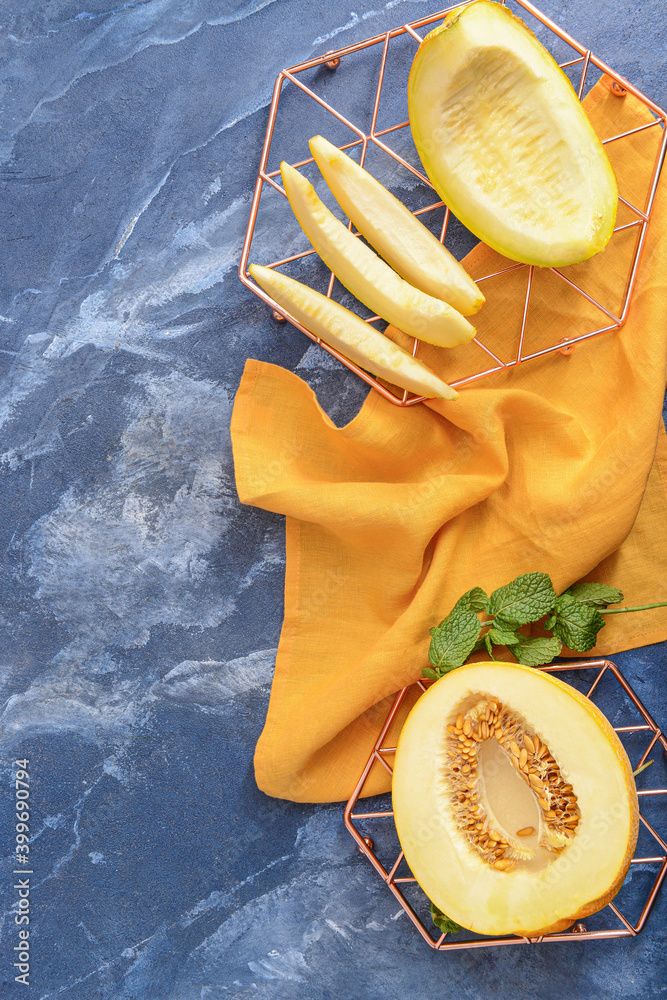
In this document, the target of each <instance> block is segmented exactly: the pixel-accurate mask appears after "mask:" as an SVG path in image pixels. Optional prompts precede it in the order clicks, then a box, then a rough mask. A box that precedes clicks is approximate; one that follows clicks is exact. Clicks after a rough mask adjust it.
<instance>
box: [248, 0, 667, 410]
mask: <svg viewBox="0 0 667 1000" xmlns="http://www.w3.org/2000/svg"><path fill="white" fill-rule="evenodd" d="M501 2H502V3H503V4H505V3H506V2H507V0H501ZM513 2H514V3H515V4H516V5H517V6H518V7H520V8H522V11H521V14H522V16H525V14H529V15H531V17H532V18H533V19H536V20H537V21H538V22H539V23H540V24H541V25H542V26H543V27H544V28H545V29H546V30H547V33H548V35H549V38H550V39H552V40H553V41H554V42H555V41H556V40H560V42H562V43H565V45H566V46H567V47H568V52H569V51H570V49H571V50H572V53H571V58H566V59H564V60H562V61H560V65H561V67H562V68H563V69H564V70H566V71H572V69H573V68H578V67H581V75H580V77H579V80H578V83H577V81H576V79H575V81H574V84H575V89H578V96H579V98H580V99H581V98H582V96H583V95H584V92H585V89H586V86H587V80H588V81H589V83H590V79H589V74H590V71H591V68H592V67H595V68H596V70H598V71H600V72H601V73H603V74H606V75H607V76H608V77H609V78H610V86H611V90H612V92H613V93H616V94H618V95H619V96H622V95H623V94H625V93H631V94H633V95H634V97H636V98H637V99H638V100H639V101H640V102H641V103H642V104H643V105H644V106H645V108H646V109H647V112H648V116H649V120H648V121H642V122H641V123H638V124H637V126H636V127H633V128H631V129H626V130H625V131H622V132H620V133H618V134H617V135H612V136H609V137H606V138H605V139H604V140H603V144H605V145H608V144H610V143H615V142H620V141H622V140H623V139H625V138H627V137H629V136H632V135H634V134H635V133H637V132H640V131H643V130H644V129H647V128H653V127H656V126H657V128H658V130H660V126H664V125H665V124H666V123H667V114H666V113H665V112H664V111H663V110H662V109H661V108H659V107H658V106H657V105H656V104H654V103H653V102H652V101H651V100H649V98H647V97H646V96H645V95H644V94H642V93H641V92H640V91H639V90H637V88H636V87H634V86H633V85H632V84H631V83H630V82H629V81H628V80H626V79H624V78H623V77H621V76H619V74H617V73H615V72H614V71H613V70H612V69H611V68H610V67H609V66H607V65H606V64H605V63H604V62H602V61H601V60H600V59H598V58H597V57H596V56H595V55H593V53H592V52H591V51H590V49H588V48H586V46H584V45H582V44H581V43H579V42H577V41H575V39H574V38H572V37H571V36H570V35H568V34H567V33H566V32H565V31H563V30H562V29H561V28H559V27H558V26H557V25H556V24H554V22H553V21H551V20H549V18H548V17H546V16H545V15H544V14H542V13H541V12H540V11H538V10H537V8H536V7H534V6H533V5H532V4H530V3H528V2H527V0H513ZM455 6H460V4H454V5H452V6H450V7H447V8H445V9H444V10H441V11H438V12H437V13H435V14H432V15H431V16H429V17H427V18H422V19H421V20H418V21H413V22H412V23H410V24H404V25H402V26H401V27H398V28H395V29H393V30H392V31H387V32H385V33H384V34H381V35H375V36H374V37H373V38H367V39H365V40H364V41H361V42H357V43H356V44H354V45H349V46H346V47H345V48H342V49H338V50H336V51H334V52H328V53H326V54H325V55H323V56H319V57H317V58H316V59H310V60H308V61H307V62H303V63H299V64H298V65H297V66H291V67H289V68H288V69H284V70H283V71H282V72H281V73H280V74H279V76H278V78H277V80H276V83H275V86H274V90H273V98H272V101H271V107H270V110H269V122H268V126H267V130H266V137H265V140H264V147H263V149H262V154H261V158H260V163H259V169H258V173H257V182H256V185H255V191H254V195H253V199H252V205H251V210H250V220H249V223H248V228H247V231H246V236H245V241H244V245H243V251H242V255H241V262H240V267H239V277H240V279H241V281H242V282H243V284H244V285H245V286H246V287H247V288H249V289H250V290H251V291H252V292H253V293H254V294H255V295H257V296H258V298H260V299H261V300H262V301H264V302H265V303H266V304H267V305H268V306H270V307H271V308H272V309H273V310H274V316H275V317H276V318H277V319H282V318H285V319H288V320H289V321H290V323H292V324H293V325H294V326H296V327H297V328H298V329H299V330H301V331H302V332H303V333H305V334H306V336H307V337H310V338H311V340H314V341H315V342H316V343H318V344H320V346H321V347H322V348H323V349H324V350H325V351H328V352H329V354H332V355H333V356H334V357H335V358H338V360H339V361H341V362H342V363H343V364H344V365H346V366H347V367H348V368H349V369H351V370H352V371H354V372H356V374H357V375H359V377H360V378H362V379H363V380H364V381H365V382H367V383H368V384H369V385H371V386H373V388H374V389H376V390H377V391H378V392H379V393H381V394H382V395H383V396H384V397H385V398H386V399H388V400H390V401H391V402H392V403H395V404H396V405H398V406H412V405H414V404H415V403H419V402H421V400H422V399H423V398H424V397H423V396H415V395H414V394H412V393H409V392H407V391H403V390H400V389H396V390H395V391H394V390H392V388H391V387H387V386H386V385H384V384H383V383H381V382H379V381H378V380H377V379H376V378H374V377H373V376H372V375H369V374H368V373H367V372H365V371H363V369H361V368H360V367H359V366H358V365H356V364H354V363H353V362H351V361H349V360H348V359H347V358H346V357H344V356H343V355H342V354H340V353H339V352H338V351H336V350H335V349H334V348H332V347H329V346H328V345H326V344H325V343H323V342H322V341H321V340H320V339H319V338H318V337H316V336H315V335H314V334H312V333H310V331H309V330H307V329H306V327H304V326H303V325H302V324H301V323H299V322H298V320H296V319H295V318H294V317H293V316H292V315H291V314H290V313H289V312H288V311H287V310H285V309H283V308H281V307H279V306H278V305H277V303H276V302H275V301H274V300H273V299H272V298H271V297H270V296H269V295H268V294H267V293H266V292H264V291H263V290H262V289H261V288H260V287H259V286H258V285H257V284H256V283H255V282H254V281H253V280H252V279H251V278H250V276H249V273H248V262H249V257H250V251H251V246H252V242H253V238H254V236H255V235H256V228H257V224H258V217H259V215H260V200H261V198H262V195H263V193H267V192H269V191H271V190H273V194H274V195H275V197H276V198H281V197H285V192H284V191H283V189H282V187H281V185H280V183H279V181H278V180H277V179H276V178H279V177H280V171H279V170H271V171H268V170H267V166H268V161H269V154H271V155H272V156H275V155H276V153H275V150H274V148H273V144H274V130H275V126H276V118H277V115H278V108H279V103H280V100H281V96H282V95H283V92H284V87H287V88H296V89H298V91H300V93H301V94H303V95H305V96H306V97H307V98H309V99H311V100H312V101H313V102H315V105H316V106H317V108H318V109H322V110H324V111H325V112H327V113H328V114H329V115H331V116H332V120H335V121H336V122H338V123H339V125H342V126H345V127H346V128H347V129H348V130H349V131H350V132H351V133H352V135H353V138H352V140H351V141H349V142H345V143H343V144H341V145H340V148H341V149H345V150H354V149H356V148H360V158H359V162H360V163H361V164H362V165H363V164H364V161H365V160H366V154H367V152H368V150H369V149H370V148H371V147H373V148H374V149H375V150H377V149H379V150H383V151H384V153H386V155H387V156H389V157H392V158H393V160H394V161H395V162H397V163H399V164H400V165H401V166H402V167H403V168H404V169H405V170H407V171H409V172H410V174H412V175H413V176H415V177H417V178H418V179H419V180H420V181H422V182H423V183H424V184H425V185H427V186H428V187H429V188H431V189H432V184H431V183H430V181H429V180H428V178H427V177H426V176H425V174H424V173H423V172H422V170H421V169H419V168H418V167H417V166H415V165H413V164H411V163H410V162H409V161H408V160H407V159H406V158H405V156H404V155H401V154H400V153H399V152H397V150H396V149H394V148H392V146H391V145H390V143H391V142H392V137H395V136H396V135H397V134H403V130H407V132H406V133H405V134H407V135H409V122H407V121H398V122H395V123H393V124H390V125H387V126H385V127H383V128H380V127H378V114H379V112H380V109H381V106H382V107H383V95H384V94H385V92H386V89H387V83H388V81H389V80H391V79H392V76H395V75H396V74H392V72H390V71H389V70H388V61H389V62H391V60H390V56H391V53H392V47H395V46H396V45H397V44H399V41H400V39H401V38H405V37H406V36H409V37H411V38H412V39H413V40H414V43H415V51H416V46H417V44H418V43H419V42H420V41H421V40H422V37H423V29H425V28H426V29H428V28H429V27H430V26H432V25H433V24H434V23H435V22H439V21H441V20H442V18H443V17H444V16H445V15H446V14H447V13H448V11H450V10H452V9H453V8H454V7H455ZM534 23H535V22H534V21H531V26H532V24H534ZM547 47H549V40H548V39H547ZM360 52H363V53H364V58H365V59H367V60H374V63H373V67H374V73H375V80H376V82H375V95H374V100H373V103H372V109H371V112H370V120H368V121H366V122H362V123H361V124H358V123H355V122H353V121H351V120H349V119H348V117H346V115H345V114H343V113H342V112H341V111H340V110H339V109H337V108H336V107H335V106H334V105H333V104H332V103H330V102H329V101H327V100H326V99H325V97H323V96H322V93H321V92H320V93H318V89H317V84H316V83H313V82H312V81H310V84H307V83H305V82H304V79H305V78H308V74H309V72H310V71H312V70H314V69H317V68H318V67H327V68H328V70H330V71H331V72H333V71H335V70H337V69H338V67H342V66H344V64H345V62H346V61H347V60H349V59H353V58H354V57H355V55H356V54H357V53H360ZM410 62H411V60H408V62H407V65H403V66H402V70H403V71H404V75H405V79H404V80H401V86H404V87H405V88H407V72H408V70H409V68H410ZM574 71H575V72H576V70H574ZM311 75H312V74H311ZM319 89H320V90H322V87H320V88H319ZM325 89H326V88H325ZM319 113H320V111H319V110H318V114H319ZM304 114H305V115H306V117H307V111H306V112H304ZM666 147H667V129H665V128H663V135H662V141H661V142H660V143H657V144H656V155H655V163H654V166H653V170H652V173H651V176H650V178H649V181H648V184H647V188H646V192H645V197H644V200H643V202H642V203H640V204H631V203H630V202H629V201H628V200H626V199H624V198H620V199H619V202H620V203H622V204H623V205H624V206H625V208H624V213H625V214H626V216H628V217H629V218H630V221H627V222H625V223H623V224H621V225H617V227H616V229H615V230H614V234H617V233H619V232H621V231H624V230H634V231H635V246H634V252H633V253H632V255H631V259H630V260H629V264H628V268H627V276H626V279H625V289H624V292H623V294H622V301H621V305H620V308H618V307H615V308H613V307H610V304H609V303H607V304H605V303H604V302H600V301H597V299H596V298H594V297H593V296H591V295H590V294H588V293H587V292H586V291H585V290H584V288H582V287H581V284H577V283H575V282H574V281H573V280H572V277H571V276H568V275H567V273H566V272H564V271H562V270H559V269H558V268H535V267H534V266H532V265H526V264H513V265H510V266H507V267H503V268H502V269H501V270H496V271H494V273H492V274H483V275H481V276H476V277H475V280H476V281H477V283H478V284H479V283H481V282H487V281H491V279H496V280H500V281H504V280H507V279H508V278H509V276H510V274H511V275H512V280H513V281H516V279H517V275H515V274H513V272H515V271H519V270H521V271H522V272H523V273H525V291H524V293H523V311H522V314H521V317H520V319H519V320H518V321H517V330H516V348H515V351H514V353H513V355H512V356H511V357H507V356H505V357H504V358H502V357H501V356H500V355H501V354H502V353H503V352H502V351H501V350H500V348H499V347H497V346H496V345H494V344H493V343H491V344H490V343H489V342H488V340H489V338H488V336H486V335H485V341H486V342H483V341H482V340H481V339H480V338H478V337H476V338H475V339H474V340H473V342H472V343H473V344H474V345H476V348H477V350H478V351H479V355H478V357H479V362H478V364H479V367H477V363H474V364H472V369H473V370H470V369H471V365H470V364H466V370H465V371H463V372H462V373H461V374H460V375H457V373H456V372H454V377H450V376H449V375H448V376H447V378H448V381H449V382H450V383H451V385H453V386H454V387H456V388H460V387H461V386H465V385H468V384H470V383H474V382H476V381H477V380H479V379H481V378H484V377H485V376H488V375H492V374H494V373H495V372H499V371H503V370H507V369H512V368H515V367H516V366H518V365H520V364H523V363H525V362H527V361H531V360H533V359H535V358H539V357H542V356H544V355H548V354H554V353H555V352H561V353H563V354H567V353H570V352H571V351H572V350H573V349H574V346H575V345H576V344H579V343H580V342H582V341H586V340H590V339H591V338H593V337H597V336H600V335H601V334H604V333H608V332H610V331H613V330H618V329H619V328H620V327H621V326H622V325H623V323H624V322H625V320H626V318H627V315H628V310H629V308H630V302H631V299H632V294H633V290H634V287H635V279H636V277H637V271H638V267H639V262H640V258H641V253H642V250H643V247H644V242H645V237H646V229H647V226H648V223H649V220H650V217H651V212H652V209H653V203H654V199H655V193H656V188H657V183H658V178H659V175H660V171H661V168H662V164H663V161H664V157H665V149H666ZM304 152H307V148H304ZM277 155H278V156H279V157H280V153H279V152H278V154H277ZM280 158H283V157H280ZM312 162H313V159H312V157H309V156H308V157H306V158H304V159H300V160H299V161H298V162H296V163H294V164H293V165H294V166H295V167H303V166H305V165H306V164H310V163H312ZM431 212H440V213H441V214H442V223H441V225H440V239H441V241H442V242H443V243H444V242H447V234H448V230H450V229H451V226H450V211H449V208H448V207H447V206H445V205H444V204H443V202H442V201H437V200H436V201H435V202H433V203H432V204H429V205H427V206H425V207H423V208H420V209H418V210H417V211H415V213H414V214H415V215H425V214H426V213H431ZM292 221H293V222H294V225H295V227H296V229H298V224H297V223H296V220H292ZM350 228H352V226H351V223H350ZM314 253H315V251H314V250H312V249H308V250H304V251H302V252H299V253H294V254H290V255H286V256H279V257H278V259H275V260H272V261H270V262H266V263H265V266H267V267H271V268H283V267H285V266H286V265H289V264H291V263H292V262H294V261H298V260H300V259H302V258H305V257H308V256H310V255H311V254H314ZM257 263H264V262H263V261H257ZM536 271H538V272H539V271H551V272H552V273H553V274H554V275H555V276H556V277H557V279H558V280H560V281H563V282H565V284H566V285H567V286H568V288H570V289H571V290H572V292H574V293H576V294H577V295H580V296H581V297H582V299H583V300H585V302H586V303H587V304H588V305H587V306H586V308H587V309H588V308H589V307H593V316H594V317H595V319H596V322H592V323H591V329H590V330H587V331H586V332H585V333H582V334H580V335H579V336H577V337H574V338H568V337H567V335H566V334H567V332H568V331H567V330H565V329H563V330H562V336H560V337H558V339H557V340H556V342H554V343H548V344H546V345H545V344H544V343H542V342H540V343H539V345H537V346H536V345H535V344H533V345H531V339H532V338H531V330H530V323H529V314H530V303H531V294H532V293H533V290H534V287H533V285H534V279H535V276H536ZM333 291H334V275H333V274H331V275H330V278H329V282H328V288H327V294H328V296H331V295H332V293H333ZM379 319H380V317H378V316H370V317H368V318H367V322H369V323H376V322H377V321H378V320H379ZM418 345H419V341H417V340H414V342H413V346H412V353H413V354H415V355H416V354H417V350H418ZM473 350H474V348H473Z"/></svg>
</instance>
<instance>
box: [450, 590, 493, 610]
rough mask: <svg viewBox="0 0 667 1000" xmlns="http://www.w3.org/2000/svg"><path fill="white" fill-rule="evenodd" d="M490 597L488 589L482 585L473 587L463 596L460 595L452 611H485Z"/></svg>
mask: <svg viewBox="0 0 667 1000" xmlns="http://www.w3.org/2000/svg"><path fill="white" fill-rule="evenodd" d="M488 599H489V598H488V595H487V593H486V591H484V590H482V588H481V587H473V588H472V590H468V591H467V592H466V593H465V594H464V595H463V597H459V599H458V601H457V602H456V604H455V605H454V607H453V608H452V611H484V609H485V607H486V602H487V601H488Z"/></svg>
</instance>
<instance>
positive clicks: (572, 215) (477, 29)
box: [408, 0, 618, 267]
mask: <svg viewBox="0 0 667 1000" xmlns="http://www.w3.org/2000/svg"><path fill="white" fill-rule="evenodd" d="M408 111H409V116H410V127H411V129H412V135H413V138H414V141H415V146H416V147H417V151H418V153H419V155H420V157H421V160H422V163H423V164H424V168H425V170H426V173H427V174H428V176H429V179H430V180H431V183H432V184H433V186H434V187H435V189H436V190H437V192H438V194H439V195H440V197H441V198H442V199H443V201H444V202H445V203H446V204H447V205H449V207H450V208H451V209H452V211H453V212H454V214H455V215H456V216H457V218H459V219H460V221H461V222H463V224H464V225H465V226H467V227H468V229H470V231H471V232H473V233H474V234H475V235H476V236H479V238H480V239H482V240H484V242H485V243H487V244H488V245H489V246H491V247H493V248H494V249H495V250H498V251H499V252H500V253H502V254H504V255H505V256H507V257H511V258H512V259H513V260H517V261H523V262H525V263H527V264H537V265H540V266H543V267H552V266H561V265H564V264H572V263H575V262H576V261H581V260H586V259H587V258H589V257H591V256H592V255H593V254H595V253H597V252H598V251H600V250H602V249H603V248H604V247H605V246H606V244H607V241H608V240H609V237H610V236H611V233H612V231H613V229H614V221H615V218H616V208H617V204H618V188H617V185H616V178H615V177H614V172H613V170H612V168H611V164H610V162H609V159H608V157H607V154H606V153H605V151H604V148H603V146H602V144H601V143H600V140H599V139H598V137H597V136H596V134H595V132H594V131H593V128H592V126H591V124H590V122H589V120H588V118H587V117H586V113H585V112H584V110H583V108H582V106H581V104H580V103H579V100H578V99H577V95H576V93H575V92H574V90H573V88H572V85H571V83H570V81H569V80H568V79H567V77H566V76H565V74H564V73H563V72H562V70H561V69H560V68H559V66H558V65H557V63H556V62H555V61H554V60H553V59H552V57H551V56H550V55H549V53H548V52H547V51H546V49H545V48H543V46H542V45H541V44H540V43H539V42H538V40H537V38H535V36H534V35H533V33H532V32H531V31H529V30H528V28H527V27H526V25H525V24H524V23H523V21H521V20H520V19H519V18H518V17H515V16H514V15H513V14H512V13H510V11H509V10H508V9H507V8H506V7H504V6H502V5H501V4H499V3H492V2H490V0H475V2H474V3H471V4H469V5H468V6H466V7H462V8H458V9H457V10H455V11H453V12H452V13H451V14H450V15H449V16H448V17H447V18H446V19H445V21H444V23H443V24H442V25H441V26H440V27H439V28H436V29H435V30H434V31H432V32H430V34H428V35H427V36H426V38H425V39H424V41H423V42H422V44H421V45H420V47H419V49H418V51H417V54H416V56H415V59H414V62H413V64H412V68H411V72H410V79H409V82H408Z"/></svg>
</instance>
